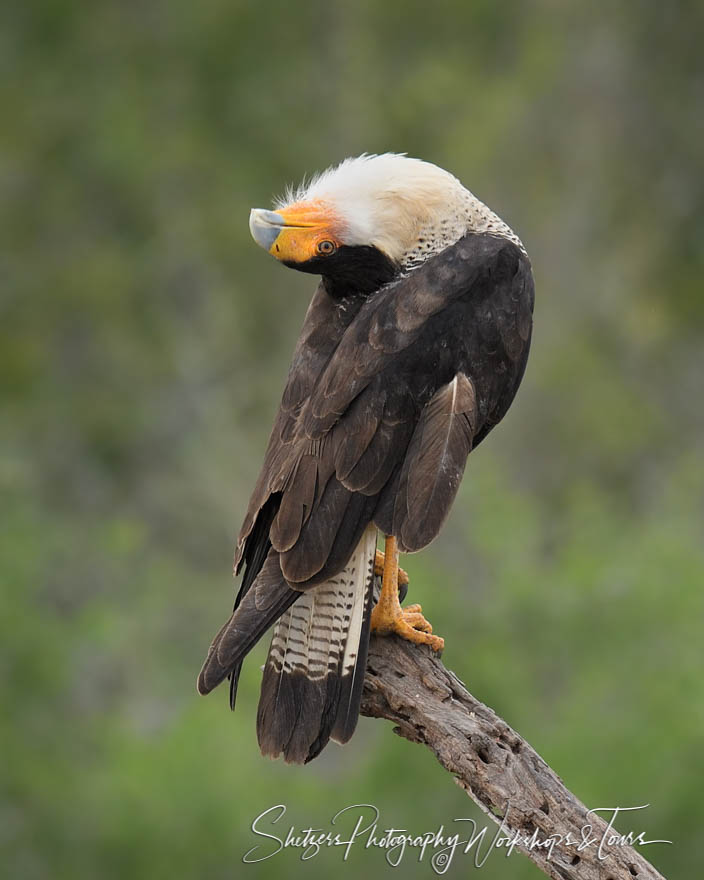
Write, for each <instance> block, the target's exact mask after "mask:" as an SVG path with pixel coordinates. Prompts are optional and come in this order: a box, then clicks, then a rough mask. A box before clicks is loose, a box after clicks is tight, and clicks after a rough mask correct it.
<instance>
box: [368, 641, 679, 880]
mask: <svg viewBox="0 0 704 880" xmlns="http://www.w3.org/2000/svg"><path fill="white" fill-rule="evenodd" d="M362 714H363V715H368V716H371V717H373V718H386V719H388V720H389V721H393V722H394V724H396V725H397V727H396V732H397V733H398V734H400V735H401V736H403V737H405V738H406V739H409V740H411V741H412V742H417V743H421V744H422V745H425V746H427V747H428V748H429V749H430V750H431V751H432V752H433V753H434V754H435V756H436V757H437V759H438V761H439V762H440V763H441V764H442V766H443V767H444V768H445V769H446V770H447V771H448V772H450V773H452V774H453V775H454V776H455V777H456V779H455V781H456V782H457V783H458V784H459V785H460V786H461V787H462V788H463V789H464V790H465V791H466V792H467V794H468V795H469V796H470V797H471V798H472V800H474V801H475V802H476V803H477V804H478V805H479V806H480V807H481V808H482V809H483V810H484V811H485V812H486V814H487V815H488V816H490V817H491V819H493V820H494V822H496V823H497V824H499V825H501V826H502V828H503V832H502V833H503V834H504V835H505V836H508V837H511V838H513V835H520V836H521V842H519V843H517V844H516V847H515V848H516V849H517V850H519V851H520V852H522V853H524V854H525V855H526V856H528V858H529V859H531V860H532V861H533V862H535V864H536V865H537V866H538V867H539V868H540V869H541V871H543V872H544V873H545V874H547V876H548V877H553V878H555V880H607V878H608V880H634V878H638V880H664V878H663V877H662V875H661V874H659V873H658V871H656V870H655V868H653V866H652V865H650V864H649V862H647V861H646V860H645V859H644V858H643V857H642V856H641V855H640V854H639V853H638V852H637V851H636V850H635V849H634V848H633V847H632V846H628V845H620V846H619V845H612V846H608V845H605V846H603V847H602V848H601V852H600V851H599V847H598V843H599V841H601V840H602V837H603V835H604V834H605V833H607V831H608V824H607V822H605V821H604V820H603V819H602V818H600V817H599V816H597V815H595V814H593V813H591V814H589V813H588V810H587V807H585V805H584V804H583V803H582V802H581V801H579V800H578V799H577V798H576V797H575V796H574V795H573V794H572V793H571V792H570V791H569V790H568V789H567V788H566V787H565V785H564V783H563V782H562V780H561V779H560V777H559V776H558V775H557V774H556V773H555V772H554V771H553V770H552V769H551V768H550V767H549V766H548V765H547V764H546V763H545V761H543V759H542V758H541V757H540V755H538V753H537V752H536V751H535V750H534V749H533V748H531V746H530V745H529V744H528V743H527V742H526V741H525V740H524V739H523V738H522V737H521V736H520V735H519V734H518V733H516V731H515V730H513V729H512V728H511V727H509V725H508V724H506V722H505V721H502V719H501V718H499V717H498V716H497V715H496V714H495V713H494V712H493V711H492V710H491V709H490V708H489V707H488V706H485V705H484V704H483V703H480V702H479V701H478V700H476V699H475V698H474V697H473V696H472V695H471V694H470V693H469V692H468V691H467V689H466V688H465V686H464V685H463V684H462V682H461V681H460V680H459V679H458V678H457V676H456V675H455V674H454V673H453V672H450V671H449V670H448V669H446V668H445V667H444V666H443V664H442V662H441V660H440V659H439V657H438V656H437V655H436V654H434V653H433V652H432V651H431V650H430V649H429V648H427V647H425V646H417V645H413V644H410V643H409V642H405V641H402V640H401V639H399V638H397V637H396V636H387V637H384V638H379V637H377V636H373V637H372V639H371V644H370V646H369V658H368V661H367V673H366V679H365V683H364V695H363V698H362ZM627 815H628V814H627ZM608 818H610V817H607V819H608ZM585 826H591V835H592V836H593V838H594V841H595V842H594V843H592V844H591V845H589V846H586V847H584V848H582V849H581V850H580V849H579V848H578V846H577V845H576V843H575V842H582V841H583V840H584V835H583V830H582V829H583V828H584V827H585ZM568 833H569V834H570V835H571V839H567V834H568ZM610 833H612V834H616V833H618V832H616V830H615V829H612V830H611V832H610ZM531 838H532V839H533V841H544V840H548V839H553V838H554V840H555V844H554V847H553V848H552V852H549V851H548V847H547V846H544V847H539V846H537V845H536V844H535V842H534V844H533V846H530V845H527V843H526V841H529V840H530V839H531Z"/></svg>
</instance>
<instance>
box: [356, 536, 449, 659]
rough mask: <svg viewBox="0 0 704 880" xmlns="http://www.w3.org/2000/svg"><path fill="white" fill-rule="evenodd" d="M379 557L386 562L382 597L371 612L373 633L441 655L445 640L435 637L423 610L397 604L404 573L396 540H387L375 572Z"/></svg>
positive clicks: (418, 606) (384, 564)
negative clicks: (400, 639) (388, 636)
mask: <svg viewBox="0 0 704 880" xmlns="http://www.w3.org/2000/svg"><path fill="white" fill-rule="evenodd" d="M380 556H381V558H382V561H383V566H382V571H381V572H380V573H381V574H382V581H381V593H380V595H379V601H378V602H377V603H376V606H375V607H374V610H373V611H372V620H371V625H372V632H375V633H377V634H378V635H380V636H385V635H389V634H390V633H395V634H396V635H398V636H401V638H402V639H406V640H407V641H409V642H414V643H415V644H416V645H430V647H431V648H432V649H433V650H434V651H442V649H443V648H444V647H445V640H444V639H441V638H440V636H434V635H432V631H433V627H432V626H431V625H430V623H429V622H428V621H427V620H426V619H425V618H424V617H423V615H422V614H421V611H422V609H421V606H420V605H409V606H408V608H405V609H404V608H401V603H400V602H399V601H398V585H399V582H400V578H399V575H400V572H401V569H399V567H398V546H397V544H396V538H394V537H392V536H389V537H387V538H386V547H385V553H384V554H380V553H379V552H378V551H377V557H376V560H375V572H376V566H377V565H378V564H379V557H380ZM404 574H405V572H404Z"/></svg>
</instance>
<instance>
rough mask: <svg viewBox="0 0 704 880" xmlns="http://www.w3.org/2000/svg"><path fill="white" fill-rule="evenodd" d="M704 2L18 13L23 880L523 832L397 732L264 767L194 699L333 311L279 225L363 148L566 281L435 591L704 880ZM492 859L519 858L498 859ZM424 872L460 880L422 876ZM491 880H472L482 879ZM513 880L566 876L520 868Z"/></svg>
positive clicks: (5, 272)
mask: <svg viewBox="0 0 704 880" xmlns="http://www.w3.org/2000/svg"><path fill="white" fill-rule="evenodd" d="M702 10H703V7H702V5H701V4H696V3H662V2H655V0H647V2H631V3H611V4H594V3H590V2H588V0H579V2H573V3H569V4H563V3H560V2H557V0H531V2H502V3H496V2H493V0H491V2H490V0H475V2H472V3H464V2H459V0H458V2H449V0H435V2H433V3H432V4H428V3H426V2H420V0H404V2H397V0H393V2H388V3H372V2H371V0H361V2H355V3H352V2H349V3H346V2H343V0H326V2H304V3H290V2H283V0H267V2H266V3H244V2H238V0H206V2H203V3H200V4H198V3H191V2H187V0H169V2H165V0H153V2H149V3H139V2H133V0H122V2H97V3H92V4H86V3H82V2H78V0H29V2H25V3H23V4H13V3H9V4H3V7H2V12H1V13H0V16H1V18H2V21H1V22H0V71H1V73H2V76H1V77H0V95H1V96H2V126H1V127H0V212H1V213H2V232H1V238H0V242H1V244H0V267H1V268H0V271H1V274H2V285H1V292H0V302H1V310H0V382H1V383H2V418H1V422H0V444H1V446H0V452H1V459H0V491H1V495H2V506H1V508H0V522H1V529H0V560H1V561H0V565H1V570H0V577H1V580H2V584H1V591H0V608H1V613H0V659H1V665H0V688H1V691H2V697H1V699H2V713H1V721H0V786H1V788H0V873H1V874H2V876H3V877H7V878H13V880H14V878H18V880H44V878H51V880H84V878H85V880H88V878H91V880H92V878H96V877H101V878H106V880H112V878H127V877H130V878H150V880H161V878H169V880H173V878H184V880H190V878H208V880H220V878H223V880H224V878H230V877H239V876H243V877H246V876H252V877H275V876H279V875H280V874H285V875H290V876H300V877H307V878H310V880H315V878H318V877H321V878H322V877H328V876H330V874H331V873H332V872H335V873H338V872H339V874H340V875H341V876H344V875H348V876H357V875H358V874H359V873H361V872H362V871H363V872H364V873H365V874H367V875H369V876H377V875H378V876H382V875H387V874H388V872H389V871H391V870H392V869H391V868H389V867H388V866H387V865H386V864H385V863H384V860H383V854H382V853H380V852H370V851H367V852H365V851H363V850H361V849H360V848H356V849H354V850H353V851H352V853H351V855H350V859H349V861H348V862H347V864H344V865H343V862H342V857H341V853H340V852H338V851H327V852H323V853H321V855H320V856H319V857H318V858H317V859H314V860H311V861H308V862H305V863H303V862H301V861H299V860H298V856H299V853H298V852H295V851H287V852H286V853H285V854H282V855H280V856H278V857H276V858H274V859H272V860H270V861H267V862H263V863H261V864H260V865H255V866H244V865H242V862H241V860H242V856H243V854H244V853H245V852H246V851H247V850H248V849H249V848H250V847H251V846H252V845H253V844H254V843H256V839H255V838H254V835H253V834H252V833H251V831H250V830H249V825H250V823H251V822H252V820H253V818H254V817H255V816H256V815H257V814H258V813H260V812H261V811H262V810H264V809H266V808H267V807H269V806H272V805H274V804H278V803H284V804H286V805H287V807H288V813H287V816H286V819H285V821H284V822H283V823H282V824H287V823H289V821H290V822H291V823H293V824H295V825H296V826H297V827H299V828H300V827H306V826H310V825H313V826H315V827H323V828H325V829H328V828H329V822H330V817H331V816H332V814H333V813H334V812H336V811H337V810H339V809H341V808H342V807H344V806H346V805H349V804H357V803H373V804H375V805H376V806H377V807H378V808H379V809H380V811H381V814H382V818H381V826H382V827H386V826H388V825H393V826H395V827H403V828H408V829H410V830H412V831H415V832H421V831H427V830H434V829H436V828H437V827H438V826H439V825H440V824H441V823H443V824H445V826H446V827H447V826H448V825H450V824H451V823H452V820H453V819H454V818H457V817H466V816H472V817H474V818H475V819H477V821H478V822H479V824H480V825H484V824H488V820H487V819H486V818H485V817H484V816H483V814H482V813H480V812H479V811H478V810H476V809H474V807H473V805H472V804H471V802H470V801H469V799H468V798H467V797H466V796H465V795H464V794H463V792H462V791H461V790H460V789H459V788H458V787H457V786H455V785H453V784H452V781H451V779H450V778H449V777H448V776H447V774H445V773H444V772H443V771H442V770H441V769H440V768H439V766H438V765H436V764H435V762H434V760H433V758H432V757H431V756H430V755H429V754H428V753H426V752H425V751H424V750H423V749H421V748H420V747H418V746H415V745H412V744H410V743H407V742H405V741H403V740H401V739H400V738H398V737H396V736H394V735H393V733H392V728H391V725H389V724H387V723H385V722H380V721H370V720H367V719H362V720H361V722H360V725H359V729H358V732H357V734H356V736H355V737H354V739H353V741H352V742H351V743H350V744H349V746H347V747H346V748H345V749H344V750H343V749H340V748H338V747H337V746H335V745H331V746H330V747H329V748H328V749H327V750H326V751H325V753H324V754H323V756H321V758H320V759H319V760H317V761H315V762H314V763H313V764H311V765H309V766H308V767H305V768H291V767H287V766H285V765H283V764H281V763H272V762H269V761H265V760H264V759H262V758H261V757H260V756H259V753H258V749H257V745H256V737H255V731H254V719H255V712H256V702H257V698H258V687H259V678H260V673H259V668H258V667H259V665H260V664H261V663H262V662H263V657H264V652H265V646H263V645H262V646H260V647H259V649H258V651H257V652H255V654H254V655H253V657H252V659H251V661H250V662H248V663H247V665H246V666H245V671H244V675H243V680H242V684H241V688H240V698H239V705H238V711H237V712H236V713H235V714H234V715H233V714H231V713H230V712H229V711H228V709H227V707H226V693H224V692H216V693H215V694H213V695H212V696H211V697H209V698H208V699H205V700H204V699H201V698H198V697H197V696H196V694H195V677H196V674H197V672H198V669H199V667H200V663H201V661H202V659H203V657H204V654H205V651H206V649H207V646H208V644H209V641H210V638H211V636H212V635H213V633H214V632H215V630H216V629H217V627H218V626H219V625H220V623H221V622H222V620H223V619H224V618H225V616H226V614H227V613H228V611H229V608H230V606H231V603H232V598H233V593H234V585H233V583H232V581H231V579H230V565H231V556H232V550H233V542H234V535H235V533H236V531H237V529H238V527H239V525H240V521H241V518H242V516H243V512H244V509H245V504H246V501H247V498H248V494H249V491H250V489H251V488H252V484H253V481H254V479H255V476H256V472H257V471H258V468H259V465H260V462H261V457H262V453H263V446H264V444H265V442H266V439H267V436H268V431H269V427H270V423H271V420H272V417H273V414H274V412H275V409H276V407H277V405H278V399H279V395H280V392H281V388H282V384H283V381H284V377H285V374H286V370H287V366H288V359H289V356H290V352H291V350H292V347H293V345H294V342H295V339H296V336H297V333H298V329H299V327H300V324H301V322H302V319H303V314H304V311H305V308H306V305H307V302H308V299H309V297H310V295H311V292H312V289H313V287H314V284H315V282H314V280H313V279H311V278H310V277H306V276H297V275H296V274H295V273H293V272H291V271H288V270H286V269H284V268H282V267H281V266H279V265H276V264H275V262H274V261H273V260H270V259H268V258H267V257H266V255H265V254H263V253H262V251H261V250H260V249H259V248H257V247H256V246H255V245H254V243H253V242H252V241H251V240H250V237H249V233H248V228H247V219H248V211H249V208H250V207H251V206H261V207H267V206H269V205H270V202H271V199H272V197H273V196H275V195H277V194H279V193H280V192H281V191H282V190H283V189H284V187H285V185H286V184H287V183H290V182H296V181H298V180H299V179H300V178H301V177H302V176H303V174H305V173H310V172H312V171H314V170H316V169H321V168H323V167H325V166H327V165H329V164H331V163H334V162H336V161H338V160H340V159H342V158H344V157H345V156H348V155H355V154H358V153H360V152H363V151H369V152H381V151H385V150H395V151H407V152H408V153H409V154H410V155H413V156H419V157H421V158H424V159H428V160H431V161H433V162H435V163H437V164H439V165H441V166H443V167H446V168H448V169H450V170H451V171H452V172H454V173H455V174H456V175H458V176H459V177H460V178H461V179H462V181H463V182H464V183H465V184H466V185H467V186H468V187H469V188H470V189H472V190H473V191H474V192H475V193H476V194H477V195H478V196H479V197H480V198H482V199H483V200H485V201H487V202H488V203H489V204H490V205H491V206H492V207H493V208H494V209H495V210H496V211H497V212H498V213H499V214H500V215H501V216H502V217H504V218H505V219H506V220H507V221H508V222H509V223H510V224H511V225H512V226H513V227H514V228H515V229H516V230H517V231H518V233H519V234H520V235H521V236H522V238H523V240H524V242H525V244H526V246H527V249H528V251H529V253H530V254H531V257H532V260H533V265H534V271H535V277H536V286H537V301H536V311H535V336H534V346H533V352H532V356H531V359H530V361H529V366H528V371H527V374H526V378H525V381H524V384H523V386H522V388H521V391H520V393H519V395H518V398H517V400H516V402H515V404H514V406H513V408H512V409H511V411H510V413H509V415H508V416H507V418H506V419H505V421H504V422H503V424H502V425H501V426H500V427H499V428H498V429H496V431H495V432H494V433H493V434H492V436H491V437H490V439H489V440H488V441H487V442H486V444H483V445H482V446H481V447H480V448H479V449H478V450H477V451H476V453H474V454H473V455H472V457H471V459H470V462H469V464H468V468H467V471H466V475H465V480H464V483H463V485H462V489H461V491H460V495H459V498H458V501H457V503H456V505H455V508H454V510H453V514H452V516H451V519H450V521H449V522H448V525H447V527H446V528H445V530H444V532H443V534H442V536H441V537H440V538H439V539H438V540H437V541H436V542H435V544H434V545H433V546H432V547H431V548H430V549H428V550H427V551H426V552H424V553H423V554H421V555H419V556H414V557H410V558H407V560H406V567H407V569H408V571H409V572H410V575H411V580H412V583H411V596H412V600H413V601H422V603H423V604H424V606H425V608H426V611H427V612H428V615H429V617H430V618H431V619H432V620H433V622H434V624H435V628H436V631H437V632H439V633H441V634H442V635H444V636H445V638H446V640H447V649H446V651H445V662H446V663H447V665H448V666H450V667H451V668H453V669H454V670H455V671H456V672H457V673H458V674H459V675H460V677H461V678H462V679H464V680H465V681H466V682H467V684H468V686H469V687H470V689H471V690H472V691H473V692H474V693H475V694H476V695H477V696H478V697H479V698H481V699H483V700H484V701H486V702H487V703H489V704H490V705H491V706H493V707H494V708H495V709H496V710H497V711H498V712H499V713H500V714H501V715H503V716H504V717H505V718H506V720H507V721H508V722H509V723H511V724H512V725H513V726H514V727H515V728H516V729H518V730H519V731H520V732H521V733H522V734H523V735H524V736H525V737H526V738H527V739H528V740H529V741H530V742H531V743H532V744H533V746H534V747H535V748H536V749H537V750H538V751H539V752H540V753H541V754H542V755H543V756H544V757H545V759H546V760H547V761H548V762H549V763H550V764H551V765H552V766H553V767H554V768H555V769H556V770H557V772H558V773H559V774H560V775H561V776H562V777H563V779H564V780H565V782H566V783H567V785H568V786H569V787H570V788H571V789H572V790H573V791H574V792H575V793H576V794H577V795H578V796H579V797H580V798H581V799H582V800H584V801H585V802H586V803H587V804H588V805H590V806H594V807H597V806H606V805H614V806H615V805H620V806H633V805H639V804H646V803H647V804H650V805H651V806H650V807H649V809H648V810H646V811H644V812H642V813H641V814H639V815H638V816H636V817H635V818H634V819H633V821H630V820H624V821H622V822H620V823H619V827H620V829H621V830H622V831H624V832H625V831H628V830H629V829H631V828H634V829H635V830H637V831H639V830H645V831H646V833H647V835H648V836H649V837H655V838H666V839H671V840H673V841H674V843H673V845H672V846H664V845H661V846H651V847H648V848H646V849H644V850H643V854H644V855H645V856H646V857H647V858H650V859H651V860H652V861H653V862H654V863H655V864H656V865H657V866H658V867H659V868H660V870H662V871H663V872H664V873H665V874H667V875H668V876H672V877H686V876H690V877H691V876H694V874H695V873H696V866H697V865H698V864H699V865H700V864H701V860H702V851H701V827H702V823H703V822H704V807H703V806H702V799H701V783H702V757H701V756H702V746H703V745H704V681H703V677H702V635H703V632H704V590H703V587H704V551H703V549H702V544H703V542H702V520H703V516H704V506H703V497H704V460H703V458H702V442H703V440H704V407H703V406H702V378H703V375H702V344H703V342H704V297H703V296H702V278H703V277H704V250H703V247H702V242H703V239H704V210H703V205H704V192H703V190H704V174H703V172H704V167H703V166H704V131H703V124H704V114H702V100H703V99H704V65H703V62H702V55H701V35H702V30H703V27H704V14H703V12H702ZM490 832H491V833H493V827H492V828H491V829H490ZM402 870H403V871H404V875H406V876H409V877H414V878H415V877H430V876H433V875H432V873H431V870H430V868H429V866H428V864H427V859H426V861H425V862H424V863H422V864H418V863H417V862H416V861H414V858H413V856H412V855H410V854H409V855H408V856H407V857H406V858H405V860H404V862H403V868H402ZM473 870H474V868H473V867H472V865H471V860H470V859H456V861H455V862H454V863H453V865H452V867H451V868H450V871H449V874H450V875H455V876H465V875H466V874H467V873H468V872H471V871H473ZM481 876H483V877H484V878H485V880H493V878H528V877H532V878H536V877H538V876H541V875H540V874H539V872H538V871H537V869H536V868H534V867H533V866H532V865H531V864H530V863H528V862H527V860H525V859H523V858H522V857H521V856H520V855H518V854H514V855H513V856H511V858H510V859H508V860H506V859H505V857H504V856H503V855H500V854H496V853H495V854H494V855H492V856H491V857H490V858H489V859H488V861H487V863H486V864H485V865H484V867H483V868H481Z"/></svg>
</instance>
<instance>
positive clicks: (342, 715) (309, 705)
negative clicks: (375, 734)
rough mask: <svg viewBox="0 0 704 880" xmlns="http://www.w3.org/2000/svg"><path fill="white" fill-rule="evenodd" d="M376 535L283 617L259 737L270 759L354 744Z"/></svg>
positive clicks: (304, 756)
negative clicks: (329, 745)
mask: <svg viewBox="0 0 704 880" xmlns="http://www.w3.org/2000/svg"><path fill="white" fill-rule="evenodd" d="M375 552H376V528H375V527H374V526H369V527H368V528H367V529H366V530H365V532H364V534H363V535H362V538H361V540H360V542H359V544H358V545H357V548H356V550H355V551H354V553H353V554H352V556H351V557H350V560H349V562H348V563H347V565H346V566H345V568H344V570H343V571H341V572H340V574H338V575H336V576H335V577H334V578H331V579H330V580H328V581H325V582H324V583H322V584H319V585H318V586H316V587H312V588H310V589H308V590H306V592H305V593H304V594H303V595H302V596H301V598H300V599H299V600H298V601H297V602H296V603H295V604H294V605H291V607H290V608H289V609H288V610H287V611H286V612H285V613H284V614H283V615H282V616H281V618H280V619H279V621H278V623H277V624H276V627H275V628H274V634H273V637H272V640H271V647H270V648H269V655H268V657H267V661H266V665H265V667H264V677H263V679H262V688H261V696H260V699H259V710H258V713H257V735H258V738H259V746H260V748H261V750H262V753H263V754H264V755H269V756H270V757H277V756H278V755H281V754H283V757H284V760H285V761H286V762H288V763H295V764H303V763H306V762H307V761H310V760H311V759H312V758H315V757H316V755H318V754H319V753H320V752H321V750H322V749H323V748H324V747H325V745H326V744H327V742H328V740H329V739H330V738H331V737H332V738H333V739H335V740H336V741H338V742H347V740H348V739H349V738H350V737H351V736H352V734H353V732H354V729H355V727H356V724H357V718H358V717H359V706H360V701H361V697H362V685H363V683H364V670H365V667H366V662H367V649H368V646H369V625H370V617H371V606H372V592H373V586H374V554H375Z"/></svg>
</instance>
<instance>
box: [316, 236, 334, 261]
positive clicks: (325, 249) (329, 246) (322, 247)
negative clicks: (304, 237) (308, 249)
mask: <svg viewBox="0 0 704 880" xmlns="http://www.w3.org/2000/svg"><path fill="white" fill-rule="evenodd" d="M335 250H336V248H335V242H334V241H329V240H328V239H325V240H324V241H319V242H318V253H319V254H320V255H321V256H323V257H329V256H330V254H334V253H335Z"/></svg>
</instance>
